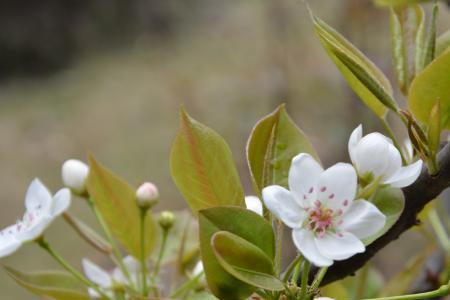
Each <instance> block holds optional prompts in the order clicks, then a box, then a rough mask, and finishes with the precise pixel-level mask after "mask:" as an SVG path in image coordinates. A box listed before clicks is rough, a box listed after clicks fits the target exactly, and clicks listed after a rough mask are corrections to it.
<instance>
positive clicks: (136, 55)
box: [0, 0, 450, 300]
mask: <svg viewBox="0 0 450 300" xmlns="http://www.w3.org/2000/svg"><path fill="white" fill-rule="evenodd" d="M310 2H311V6H312V8H313V10H314V11H315V13H316V14H318V15H319V16H320V17H321V18H322V19H324V20H326V21H327V22H328V23H329V24H332V26H334V27H335V28H337V29H338V30H339V31H340V32H342V33H343V34H344V35H345V36H347V37H348V38H349V39H350V40H351V41H353V42H354V44H356V45H357V46H358V47H359V48H360V49H361V50H362V51H363V52H365V53H366V54H367V55H368V56H369V57H370V58H371V59H372V60H373V61H374V62H375V63H376V64H377V65H378V66H379V67H380V68H381V69H382V70H383V71H384V72H385V73H386V74H387V76H388V77H389V78H391V79H393V76H392V68H391V65H392V62H391V59H390V57H391V56H390V53H391V52H390V39H389V15H388V11H387V10H386V9H381V8H377V7H375V6H374V5H373V3H372V2H371V1H369V0H339V1H332V0H314V1H310ZM441 6H442V7H441V16H440V22H439V27H438V28H439V32H442V31H444V30H445V29H447V28H450V9H448V7H447V5H446V4H445V3H444V2H442V3H441ZM428 9H429V7H428ZM398 99H399V100H400V101H403V100H402V98H401V96H399V97H398ZM283 102H284V103H286V104H287V109H288V111H289V113H290V114H291V116H292V117H293V119H294V120H295V121H296V122H297V124H298V125H299V126H300V127H301V128H302V129H303V130H304V131H305V132H306V133H307V134H308V135H309V137H310V138H311V140H312V142H313V144H314V146H315V147H316V149H317V151H318V152H319V154H320V155H321V157H322V159H323V162H324V163H325V164H326V165H330V164H332V163H334V162H336V161H338V160H344V161H347V160H348V156H347V151H346V143H347V138H348V136H349V134H350V132H351V130H352V129H353V128H354V127H356V126H357V125H358V124H359V123H361V122H364V125H365V130H366V131H372V130H382V129H381V126H380V123H379V122H378V121H377V119H376V118H375V117H374V116H373V115H372V114H371V112H370V111H369V110H368V109H366V108H365V107H364V106H363V105H362V104H361V103H360V102H359V101H358V99H357V98H356V97H355V95H354V94H353V93H352V92H351V90H349V88H348V87H347V85H346V83H345V82H344V80H343V79H342V77H341V76H340V74H339V73H338V71H337V69H336V68H335V66H334V65H333V64H332V62H331V61H330V60H329V59H328V58H327V56H326V55H325V53H324V51H323V50H322V48H321V46H320V44H319V42H318V40H317V38H316V37H315V36H314V32H313V28H312V24H311V21H310V19H309V17H308V14H307V11H306V9H305V6H304V5H303V3H302V1H300V0H277V1H259V0H246V1H220V0H190V1H179V0H165V1H161V0H128V1H121V0H93V1H75V0H65V1H60V0H40V1H13V0H4V1H0V227H4V226H6V225H8V224H10V223H12V222H15V220H16V219H17V218H19V217H20V216H21V214H22V213H23V199H24V194H25V191H26V188H27V186H28V184H29V183H30V181H31V180H32V179H33V178H34V177H39V178H40V179H42V180H43V182H44V183H46V184H47V185H48V186H49V187H50V188H51V189H52V190H53V191H56V189H58V188H60V187H61V179H60V167H61V164H62V163H63V162H64V160H66V159H68V158H79V159H86V156H87V153H93V154H94V155H95V156H96V158H97V159H98V160H100V161H101V162H102V163H104V164H105V165H107V166H108V167H110V168H111V169H112V170H114V171H115V172H116V173H119V174H120V175H122V176H123V177H124V178H126V179H127V180H128V181H129V182H130V183H132V184H133V185H135V186H137V185H138V184H139V183H140V182H142V181H144V180H151V181H154V182H155V183H157V184H158V186H159V188H160V192H161V195H162V197H161V204H160V205H159V206H158V210H161V209H183V208H186V205H185V204H184V203H183V200H182V197H181V195H180V194H179V193H178V191H177V190H176V188H175V186H174V184H173V182H172V180H171V177H170V173H169V162H168V159H169V151H170V147H171V142H172V139H173V138H174V136H175V134H176V131H177V128H178V108H179V106H180V104H184V105H185V106H186V108H187V110H188V111H189V112H190V114H191V115H192V116H193V117H195V118H196V119H198V120H200V121H201V122H203V123H205V124H208V125H209V126H211V127H212V128H214V129H215V130H217V131H218V132H219V133H220V134H221V135H223V136H224V138H225V139H226V140H227V141H228V142H229V144H230V146H231V148H232V151H233V154H234V157H235V160H236V163H237V165H238V167H239V170H240V174H241V178H242V181H243V182H244V184H245V186H246V189H247V192H248V193H249V194H251V193H252V192H251V187H250V184H249V183H250V181H249V174H248V170H247V166H246V162H245V152H244V148H245V144H246V140H247V137H248V135H249V133H250V131H251V129H252V127H253V125H254V124H255V122H256V121H257V120H258V119H259V118H261V117H262V116H264V115H265V114H267V113H269V112H271V111H272V110H274V109H275V108H276V106H277V105H279V104H280V103H283ZM399 134H400V135H403V136H405V133H404V132H402V131H401V130H400V131H399ZM186 171H187V172H188V171H189V170H186ZM72 210H73V212H74V213H76V214H78V216H80V217H81V218H83V219H84V220H86V221H87V222H88V223H91V224H93V225H94V226H95V224H94V222H93V218H92V215H91V214H90V212H89V211H88V210H87V209H86V207H85V205H84V203H83V202H82V200H79V201H78V200H76V201H75V202H74V205H73V207H72ZM48 237H49V240H50V241H51V242H52V243H53V244H54V245H55V247H56V248H57V249H59V250H60V251H61V252H62V253H63V254H64V255H65V256H66V257H67V258H68V259H69V260H70V261H71V262H72V263H74V264H75V265H76V266H78V267H79V266H80V260H81V258H82V257H89V258H91V259H94V260H96V261H97V262H99V263H104V264H105V265H106V264H107V261H105V260H102V258H100V257H98V256H97V255H96V253H95V252H94V251H92V250H91V249H90V248H89V247H88V246H86V244H84V243H83V241H81V240H80V239H79V238H78V237H77V236H76V235H75V234H74V233H73V232H72V231H71V229H70V228H69V227H68V226H67V225H66V224H65V223H64V222H62V221H60V220H59V221H57V222H56V223H55V224H54V226H52V227H51V228H50V229H49V231H48ZM423 243H424V241H423V239H422V238H420V237H418V236H417V235H416V234H414V233H408V234H406V235H404V236H402V238H401V239H400V240H399V241H397V242H395V243H393V244H392V245H390V246H389V247H387V248H386V249H385V250H383V251H382V252H381V253H379V254H378V255H377V258H376V259H375V263H376V265H377V267H378V268H379V269H380V270H381V271H382V272H383V274H384V276H386V278H389V277H392V276H393V275H394V274H395V273H396V272H397V271H398V270H399V269H400V268H402V266H403V265H404V264H405V262H406V261H407V260H408V258H410V257H411V256H412V255H414V253H416V252H417V251H418V250H419V249H421V248H422V245H423ZM1 263H2V264H5V265H9V266H14V267H16V268H17V269H20V270H24V271H28V270H38V269H42V268H52V267H54V268H56V267H57V266H56V265H55V264H54V263H53V262H52V261H51V260H50V259H49V258H48V257H47V256H46V254H45V253H41V251H40V249H38V248H37V247H36V246H34V245H30V246H27V247H24V248H22V249H21V250H20V251H19V252H18V253H16V254H14V255H13V256H11V257H9V258H7V259H4V260H2V261H1ZM0 299H1V300H10V299H18V300H20V299H23V300H25V299H35V297H34V296H32V295H31V294H29V293H28V292H26V291H24V290H22V289H21V288H20V287H18V286H17V285H16V284H15V283H14V282H13V281H12V280H11V279H10V278H8V277H7V276H6V275H5V273H4V272H0Z"/></svg>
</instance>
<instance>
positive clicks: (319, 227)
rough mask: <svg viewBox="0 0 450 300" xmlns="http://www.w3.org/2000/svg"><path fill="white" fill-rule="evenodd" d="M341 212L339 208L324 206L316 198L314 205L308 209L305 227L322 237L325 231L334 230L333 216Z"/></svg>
mask: <svg viewBox="0 0 450 300" xmlns="http://www.w3.org/2000/svg"><path fill="white" fill-rule="evenodd" d="M341 214H342V211H341V210H337V211H334V210H333V209H331V208H328V207H324V206H322V204H321V203H320V201H318V200H317V201H316V202H315V203H314V207H311V208H309V209H308V219H307V221H306V222H307V224H306V227H307V228H308V229H309V230H311V231H312V232H314V233H315V234H316V235H317V236H318V237H323V236H325V233H326V232H327V231H334V230H335V224H334V223H335V222H334V221H335V217H336V216H338V215H341Z"/></svg>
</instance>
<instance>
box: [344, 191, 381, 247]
mask: <svg viewBox="0 0 450 300" xmlns="http://www.w3.org/2000/svg"><path fill="white" fill-rule="evenodd" d="M385 223H386V216H385V215H383V214H382V213H381V212H380V211H379V209H378V208H377V207H376V206H375V205H373V204H372V203H370V202H368V201H366V200H357V201H355V202H353V204H352V205H351V206H350V208H349V209H348V211H347V212H346V213H345V214H344V215H343V216H342V223H341V224H340V225H339V230H342V231H348V232H350V233H353V234H354V235H355V236H356V237H358V238H359V239H364V238H366V237H369V236H371V235H373V234H375V233H377V232H378V231H380V230H381V229H382V228H383V226H384V224H385Z"/></svg>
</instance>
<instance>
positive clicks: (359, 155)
mask: <svg viewBox="0 0 450 300" xmlns="http://www.w3.org/2000/svg"><path fill="white" fill-rule="evenodd" d="M389 145H390V142H389V140H388V139H387V137H385V136H384V135H382V134H381V133H378V132H373V133H370V134H368V135H366V136H365V137H363V138H362V139H361V141H360V142H359V143H358V145H356V147H355V148H354V150H353V163H354V164H355V167H356V169H357V170H358V173H359V175H365V174H367V173H372V174H373V175H374V176H375V177H376V178H377V177H379V176H382V175H383V174H384V172H385V171H386V169H387V168H388V166H389V163H390V152H389Z"/></svg>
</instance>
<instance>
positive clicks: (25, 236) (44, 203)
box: [0, 179, 70, 257]
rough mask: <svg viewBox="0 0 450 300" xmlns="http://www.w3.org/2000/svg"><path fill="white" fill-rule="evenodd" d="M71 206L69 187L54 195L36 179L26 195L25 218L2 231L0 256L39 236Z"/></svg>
mask: <svg viewBox="0 0 450 300" xmlns="http://www.w3.org/2000/svg"><path fill="white" fill-rule="evenodd" d="M69 206H70V191H69V190H68V189H61V190H60V191H59V192H57V193H56V194H55V196H53V197H52V195H51V194H50V192H49V191H48V189H47V188H46V187H45V186H44V185H43V184H42V183H41V182H40V181H39V179H34V180H33V181H32V182H31V184H30V186H29V187H28V191H27V194H26V197H25V207H26V212H25V214H24V216H23V219H22V220H19V221H18V222H17V223H16V224H15V225H12V226H9V227H7V228H5V229H3V230H2V231H0V257H4V256H8V255H10V254H12V253H14V252H15V251H16V250H17V249H19V248H20V246H22V245H23V244H24V243H26V242H29V241H33V240H36V239H37V238H39V237H40V236H41V235H42V234H43V233H44V230H45V229H47V227H48V226H49V225H50V224H51V223H52V222H53V220H54V219H55V218H56V217H58V216H59V215H61V214H62V213H63V212H64V211H66V210H67V209H68V208H69Z"/></svg>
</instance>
